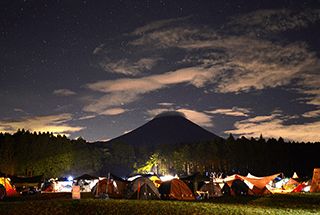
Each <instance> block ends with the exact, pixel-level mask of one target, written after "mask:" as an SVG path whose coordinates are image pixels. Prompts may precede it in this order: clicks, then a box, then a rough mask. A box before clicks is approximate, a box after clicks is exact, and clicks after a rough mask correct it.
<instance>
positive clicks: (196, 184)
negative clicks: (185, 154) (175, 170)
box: [180, 172, 210, 194]
mask: <svg viewBox="0 0 320 215" xmlns="http://www.w3.org/2000/svg"><path fill="white" fill-rule="evenodd" d="M180 180H182V181H183V182H184V183H186V184H187V185H188V187H189V188H190V190H191V191H193V193H194V194H195V193H196V192H197V191H198V190H199V189H200V188H201V187H202V186H203V185H204V183H205V181H209V180H210V178H209V177H208V176H204V175H202V174H200V173H199V172H196V173H194V174H192V175H188V176H184V177H180Z"/></svg>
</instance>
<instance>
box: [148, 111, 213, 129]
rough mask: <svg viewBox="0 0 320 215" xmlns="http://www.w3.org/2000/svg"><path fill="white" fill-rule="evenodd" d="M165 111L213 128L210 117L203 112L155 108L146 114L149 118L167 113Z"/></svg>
mask: <svg viewBox="0 0 320 215" xmlns="http://www.w3.org/2000/svg"><path fill="white" fill-rule="evenodd" d="M167 111H178V112H181V113H183V114H184V115H185V116H186V118H187V119H189V120H191V121H192V122H194V123H196V124H198V125H200V126H204V127H213V125H214V124H213V121H212V116H210V115H208V114H206V113H205V112H201V111H197V110H192V109H187V108H178V109H175V108H157V109H152V110H148V111H147V113H148V115H149V116H150V117H155V116H156V115H158V114H160V113H163V112H167Z"/></svg>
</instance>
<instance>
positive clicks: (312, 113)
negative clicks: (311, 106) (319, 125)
mask: <svg viewBox="0 0 320 215" xmlns="http://www.w3.org/2000/svg"><path fill="white" fill-rule="evenodd" d="M302 116H303V117H306V118H315V117H320V110H314V111H308V112H306V113H304V114H303V115H302Z"/></svg>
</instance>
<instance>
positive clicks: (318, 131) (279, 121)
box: [225, 113, 320, 142]
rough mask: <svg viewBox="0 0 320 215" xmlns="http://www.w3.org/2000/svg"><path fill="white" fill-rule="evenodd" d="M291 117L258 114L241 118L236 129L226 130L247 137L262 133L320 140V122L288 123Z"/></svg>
mask: <svg viewBox="0 0 320 215" xmlns="http://www.w3.org/2000/svg"><path fill="white" fill-rule="evenodd" d="M288 118H290V117H286V116H282V115H281V114H276V113H275V114H271V115H267V116H257V117H253V118H249V119H246V120H241V121H239V122H236V123H235V124H234V126H235V129H233V130H228V131H225V133H226V134H228V133H232V134H237V135H241V136H247V137H259V136H260V134H262V135H263V136H264V137H268V138H271V137H273V138H279V137H282V138H285V139H287V140H294V141H305V142H308V141H310V142H316V141H319V140H320V122H319V121H316V122H312V123H304V124H290V125H287V124H286V119H288Z"/></svg>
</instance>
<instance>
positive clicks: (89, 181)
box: [73, 174, 99, 192]
mask: <svg viewBox="0 0 320 215" xmlns="http://www.w3.org/2000/svg"><path fill="white" fill-rule="evenodd" d="M73 181H75V184H76V185H79V186H80V191H81V192H91V190H92V188H93V187H94V186H95V185H96V184H97V182H98V181H99V177H96V176H92V175H88V174H83V175H81V176H79V177H76V178H74V179H73Z"/></svg>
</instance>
